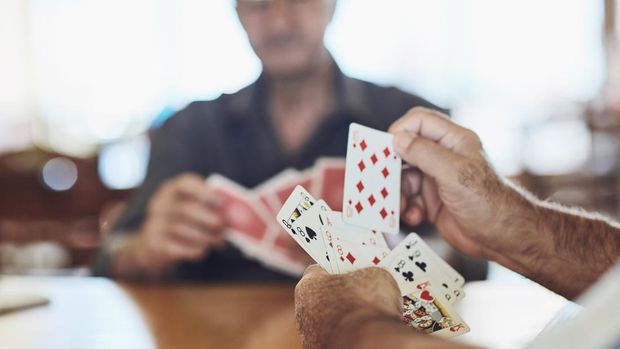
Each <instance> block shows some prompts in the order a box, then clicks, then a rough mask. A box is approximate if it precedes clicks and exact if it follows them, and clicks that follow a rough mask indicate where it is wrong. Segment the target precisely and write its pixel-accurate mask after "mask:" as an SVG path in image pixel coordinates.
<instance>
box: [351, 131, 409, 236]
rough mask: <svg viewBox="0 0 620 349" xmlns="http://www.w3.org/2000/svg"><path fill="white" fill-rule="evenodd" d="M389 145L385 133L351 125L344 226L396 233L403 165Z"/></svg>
mask: <svg viewBox="0 0 620 349" xmlns="http://www.w3.org/2000/svg"><path fill="white" fill-rule="evenodd" d="M392 142H393V136H392V135H390V134H388V133H386V132H381V131H378V130H374V129H371V128H368V127H365V126H362V125H359V124H355V123H353V124H351V126H350V128H349V141H348V145H347V159H346V173H345V181H344V198H343V206H342V207H343V214H344V221H345V222H346V223H349V224H352V225H356V226H359V227H364V228H368V229H375V230H379V231H382V232H386V233H392V234H396V233H398V231H399V225H400V224H399V223H400V176H401V168H402V162H401V158H400V157H399V156H398V155H397V154H396V152H395V151H394V148H393V145H392Z"/></svg>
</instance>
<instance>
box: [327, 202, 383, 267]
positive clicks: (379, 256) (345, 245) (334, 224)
mask: <svg viewBox="0 0 620 349" xmlns="http://www.w3.org/2000/svg"><path fill="white" fill-rule="evenodd" d="M325 223H326V224H325V226H324V231H325V232H326V234H325V235H326V236H328V237H329V238H330V240H328V242H329V244H328V245H329V247H331V248H332V249H333V252H334V255H335V259H334V260H335V261H336V266H337V268H338V272H339V273H348V272H351V271H354V270H357V269H362V268H366V267H371V266H377V265H378V264H379V263H380V262H381V261H382V260H383V259H384V258H385V257H387V256H388V254H389V252H390V249H389V248H388V247H387V243H386V242H385V239H384V238H383V235H382V234H381V233H378V232H376V231H371V230H366V229H362V228H358V227H354V226H351V225H349V224H346V223H344V222H343V221H342V213H340V212H335V211H332V212H329V213H328V214H327V215H326V220H325Z"/></svg>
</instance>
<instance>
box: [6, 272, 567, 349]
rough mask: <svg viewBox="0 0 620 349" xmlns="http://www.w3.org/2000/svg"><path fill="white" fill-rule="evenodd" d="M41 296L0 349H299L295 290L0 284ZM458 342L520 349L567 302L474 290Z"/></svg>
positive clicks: (35, 281) (481, 287) (536, 294)
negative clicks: (45, 300) (43, 300)
mask: <svg viewBox="0 0 620 349" xmlns="http://www.w3.org/2000/svg"><path fill="white" fill-rule="evenodd" d="M34 291H36V292H39V293H41V294H42V295H44V296H47V297H49V298H50V299H51V303H50V305H49V306H47V307H43V308H35V309H31V310H26V311H22V312H17V313H12V314H7V315H4V316H0V347H2V348H26V349H27V348H91V349H96V348H134V349H141V348H162V349H166V348H184V349H191V348H218V349H225V348H287V349H288V348H291V349H292V348H299V347H300V346H299V341H298V338H297V335H296V332H295V327H294V317H293V316H294V315H293V286H292V285H241V284H239V285H205V284H202V285H143V284H141V285H138V284H125V283H120V284H118V283H114V282H113V281H109V280H107V279H98V278H33V277H2V278H1V279H0V297H1V296H2V295H3V294H10V293H16V292H27V293H32V292H34ZM465 292H466V293H467V297H466V298H465V299H464V300H463V302H462V303H461V304H459V306H458V310H459V311H460V312H461V315H462V317H463V318H464V319H465V320H466V321H467V322H468V323H469V325H470V326H471V328H472V331H471V332H470V333H468V334H466V335H464V336H462V337H459V338H458V339H457V340H459V341H465V342H469V343H477V344H481V345H486V346H488V347H492V348H506V349H508V348H519V347H522V346H523V345H525V344H526V343H527V342H529V341H530V340H532V339H533V338H534V337H535V336H536V335H537V334H538V333H539V332H540V330H541V329H542V328H543V327H544V326H545V324H546V323H547V322H548V321H549V320H550V319H551V318H552V317H553V316H554V314H556V313H557V312H558V310H559V309H560V308H562V307H563V306H564V305H565V304H567V301H566V300H565V299H563V298H562V297H559V296H557V295H555V294H553V293H551V292H549V291H547V290H545V289H543V288H542V287H540V286H538V285H535V284H531V283H515V284H500V283H490V282H474V283H470V284H467V285H466V287H465Z"/></svg>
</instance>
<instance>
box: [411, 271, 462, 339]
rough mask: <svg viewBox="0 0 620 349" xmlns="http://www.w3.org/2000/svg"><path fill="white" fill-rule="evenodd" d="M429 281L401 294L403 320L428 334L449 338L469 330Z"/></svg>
mask: <svg viewBox="0 0 620 349" xmlns="http://www.w3.org/2000/svg"><path fill="white" fill-rule="evenodd" d="M439 293H440V292H438V291H437V290H436V288H435V287H433V285H431V284H430V283H426V284H422V285H419V287H416V288H415V289H413V290H412V291H411V292H408V293H407V294H406V295H405V296H403V320H404V321H405V323H407V324H408V325H409V326H411V327H413V328H414V329H416V330H418V331H420V332H422V333H424V334H428V335H432V336H437V337H442V338H450V337H454V336H459V335H462V334H465V333H467V332H469V326H468V325H467V323H465V321H463V319H462V318H461V317H460V316H459V314H458V313H457V312H456V311H455V310H454V309H453V308H452V306H451V305H450V303H449V302H446V301H444V300H443V299H441V297H440V296H438V294H439Z"/></svg>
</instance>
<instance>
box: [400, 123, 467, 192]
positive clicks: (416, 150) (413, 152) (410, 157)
mask: <svg viewBox="0 0 620 349" xmlns="http://www.w3.org/2000/svg"><path fill="white" fill-rule="evenodd" d="M394 149H395V150H396V152H397V153H398V154H399V155H400V157H401V158H402V159H403V160H404V161H405V162H406V163H408V164H410V165H413V166H416V167H418V168H419V169H420V170H422V172H424V173H425V174H427V175H429V176H431V177H433V178H435V180H437V181H438V183H446V184H447V183H451V182H452V180H455V179H456V178H455V174H456V172H457V171H456V167H457V166H458V163H459V162H460V161H461V157H460V156H459V155H457V154H455V153H453V152H451V151H450V150H448V149H446V148H444V147H442V146H441V145H439V144H437V143H435V142H434V141H432V140H429V139H426V138H423V137H419V136H417V135H413V134H411V133H408V132H399V133H397V134H396V135H395V136H394ZM446 181H447V182H446Z"/></svg>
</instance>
